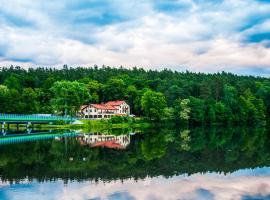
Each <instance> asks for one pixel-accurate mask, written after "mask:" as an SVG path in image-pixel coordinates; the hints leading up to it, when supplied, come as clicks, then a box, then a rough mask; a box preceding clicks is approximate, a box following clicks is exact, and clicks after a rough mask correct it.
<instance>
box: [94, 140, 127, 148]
mask: <svg viewBox="0 0 270 200" xmlns="http://www.w3.org/2000/svg"><path fill="white" fill-rule="evenodd" d="M91 147H107V148H110V149H125V147H124V146H122V145H121V144H118V143H116V142H115V141H102V142H96V143H95V144H92V145H91Z"/></svg>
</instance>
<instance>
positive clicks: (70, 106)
mask: <svg viewBox="0 0 270 200" xmlns="http://www.w3.org/2000/svg"><path fill="white" fill-rule="evenodd" d="M51 92H52V93H53V98H52V99H51V104H52V107H53V108H54V110H55V111H56V112H60V113H61V114H65V115H67V114H70V115H72V116H73V115H75V114H76V112H77V111H78V110H79V108H80V106H81V105H82V104H84V103H86V102H89V100H90V95H89V93H88V89H87V87H86V86H85V84H83V83H79V82H77V81H73V82H70V81H57V82H55V83H54V84H53V86H52V87H51Z"/></svg>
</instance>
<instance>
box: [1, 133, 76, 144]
mask: <svg viewBox="0 0 270 200" xmlns="http://www.w3.org/2000/svg"><path fill="white" fill-rule="evenodd" d="M76 136H78V134H77V133H75V132H65V133H50V132H41V133H34V134H14V135H6V136H3V137H0V145H5V144H14V143H23V142H29V141H38V140H48V139H54V138H56V137H58V138H63V137H76Z"/></svg>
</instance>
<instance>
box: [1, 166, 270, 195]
mask: <svg viewBox="0 0 270 200" xmlns="http://www.w3.org/2000/svg"><path fill="white" fill-rule="evenodd" d="M269 174H270V168H269V167H264V168H255V169H243V170H238V171H235V172H233V173H230V174H226V175H224V174H222V173H221V174H219V173H205V174H200V173H197V174H193V175H191V176H187V175H185V174H184V175H180V176H174V177H170V178H164V177H162V176H160V177H154V178H150V177H147V178H145V179H143V180H142V179H140V180H136V181H135V180H133V179H125V180H116V181H110V182H103V181H102V180H100V181H98V182H95V181H83V182H77V181H71V182H69V183H67V184H65V185H64V184H63V182H62V181H60V180H58V181H55V182H42V183H38V182H36V181H33V182H28V183H26V182H25V181H24V182H23V184H20V183H16V184H14V185H0V191H2V193H1V192H0V196H2V198H3V200H5V199H11V200H12V199H17V198H22V196H21V195H23V198H25V199H29V200H31V199H61V200H65V199H74V200H82V199H186V200H191V199H209V200H211V199H213V200H216V199H223V200H226V199H228V200H229V199H235V200H241V199H252V198H261V199H262V198H265V199H267V198H269V195H270V193H269V191H270V177H269Z"/></svg>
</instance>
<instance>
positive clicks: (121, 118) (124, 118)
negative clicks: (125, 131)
mask: <svg viewBox="0 0 270 200" xmlns="http://www.w3.org/2000/svg"><path fill="white" fill-rule="evenodd" d="M132 121H133V119H132V118H131V117H128V116H112V117H111V118H110V119H109V122H110V123H112V124H117V123H129V122H132Z"/></svg>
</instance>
